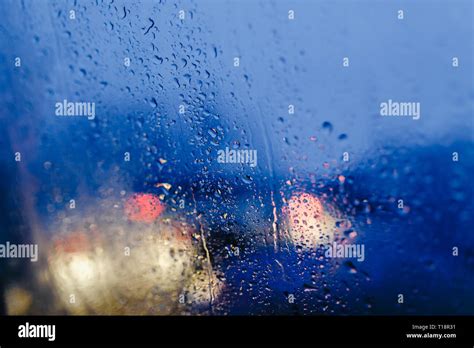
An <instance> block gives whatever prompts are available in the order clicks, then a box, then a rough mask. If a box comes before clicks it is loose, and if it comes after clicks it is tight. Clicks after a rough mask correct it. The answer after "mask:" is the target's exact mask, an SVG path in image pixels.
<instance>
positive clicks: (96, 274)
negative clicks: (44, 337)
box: [0, 0, 474, 315]
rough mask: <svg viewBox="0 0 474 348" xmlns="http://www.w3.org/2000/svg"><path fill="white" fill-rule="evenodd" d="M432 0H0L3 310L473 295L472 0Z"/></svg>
mask: <svg viewBox="0 0 474 348" xmlns="http://www.w3.org/2000/svg"><path fill="white" fill-rule="evenodd" d="M426 3H427V2H426V1H406V2H401V3H400V4H393V5H391V6H382V5H381V4H379V3H372V2H368V1H357V2H356V1H354V2H352V1H347V2H343V1H331V2H329V1H322V2H311V1H295V2H288V1H260V2H257V1H245V0H243V1H227V0H226V1H215V0H204V1H181V2H171V1H136V2H135V1H134V2H129V1H117V0H116V1H113V0H110V1H67V2H66V1H45V0H44V1H43V0H41V1H6V0H1V1H0V4H1V8H2V10H1V12H0V63H1V64H0V66H1V74H0V103H1V111H0V117H1V118H0V125H1V127H0V132H1V136H0V142H1V146H0V155H1V158H2V162H1V172H0V175H1V179H2V180H0V182H1V184H0V185H1V192H2V194H1V197H0V204H1V208H2V213H1V221H0V226H1V230H0V243H2V245H4V246H5V247H4V253H5V254H4V256H3V257H2V259H0V264H1V268H0V283H1V291H2V297H3V309H2V311H3V312H4V313H6V314H153V315H168V314H196V315H197V314H203V315H224V314H230V315H232V314H256V315H258V314H277V315H284V314H337V315H338V314H472V313H473V311H474V298H473V297H472V288H473V286H474V276H473V275H474V237H473V234H472V226H473V217H472V211H473V200H472V184H471V177H472V173H473V169H474V165H473V163H474V162H473V159H474V158H473V157H474V152H473V103H474V88H473V79H472V76H473V70H472V62H473V40H472V39H473V38H472V2H470V1H458V4H457V6H453V7H447V6H446V4H445V3H444V2H438V1H430V6H426ZM399 7H400V8H403V9H404V18H403V19H400V18H398V17H397V16H399V14H398V12H397V11H398V10H399ZM71 11H72V12H71ZM291 11H293V12H292V13H293V15H294V17H293V18H292V13H290V12H291ZM440 23H442V25H441V24H440ZM453 57H457V58H459V59H458V61H459V65H455V63H454V60H453ZM18 58H20V60H18ZM345 58H348V60H347V61H346V60H345ZM388 100H391V101H400V102H410V103H411V102H413V103H419V105H421V107H420V112H419V114H418V116H417V115H415V114H414V115H411V116H410V115H409V116H410V117H382V115H381V113H382V111H381V106H380V105H381V103H384V102H387V101H388ZM71 103H72V104H71ZM82 103H84V104H82ZM412 111H414V110H412ZM7 243H11V245H14V244H16V245H19V244H28V245H29V244H32V245H37V246H38V249H37V252H38V255H37V256H38V260H37V261H36V262H30V260H25V259H22V258H19V257H11V255H10V257H7V256H8V255H6V249H8V248H9V246H8V245H7ZM32 250H33V249H32ZM0 251H1V250H0ZM339 252H341V254H338V253H339ZM400 295H402V297H400ZM400 299H402V300H401V301H400Z"/></svg>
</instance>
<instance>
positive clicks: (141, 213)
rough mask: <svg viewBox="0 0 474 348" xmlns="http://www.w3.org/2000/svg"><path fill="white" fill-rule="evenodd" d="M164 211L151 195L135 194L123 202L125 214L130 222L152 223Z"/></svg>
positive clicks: (157, 200) (158, 201) (156, 199)
mask: <svg viewBox="0 0 474 348" xmlns="http://www.w3.org/2000/svg"><path fill="white" fill-rule="evenodd" d="M164 210H165V207H164V205H163V203H161V201H160V200H159V199H158V197H156V196H155V195H153V194H151V193H136V194H134V195H133V196H132V197H130V198H129V199H128V200H127V201H126V202H125V214H126V215H127V218H128V219H129V220H130V221H135V222H146V223H152V222H153V221H155V220H156V219H157V218H158V216H160V215H161V213H163V211H164Z"/></svg>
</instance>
